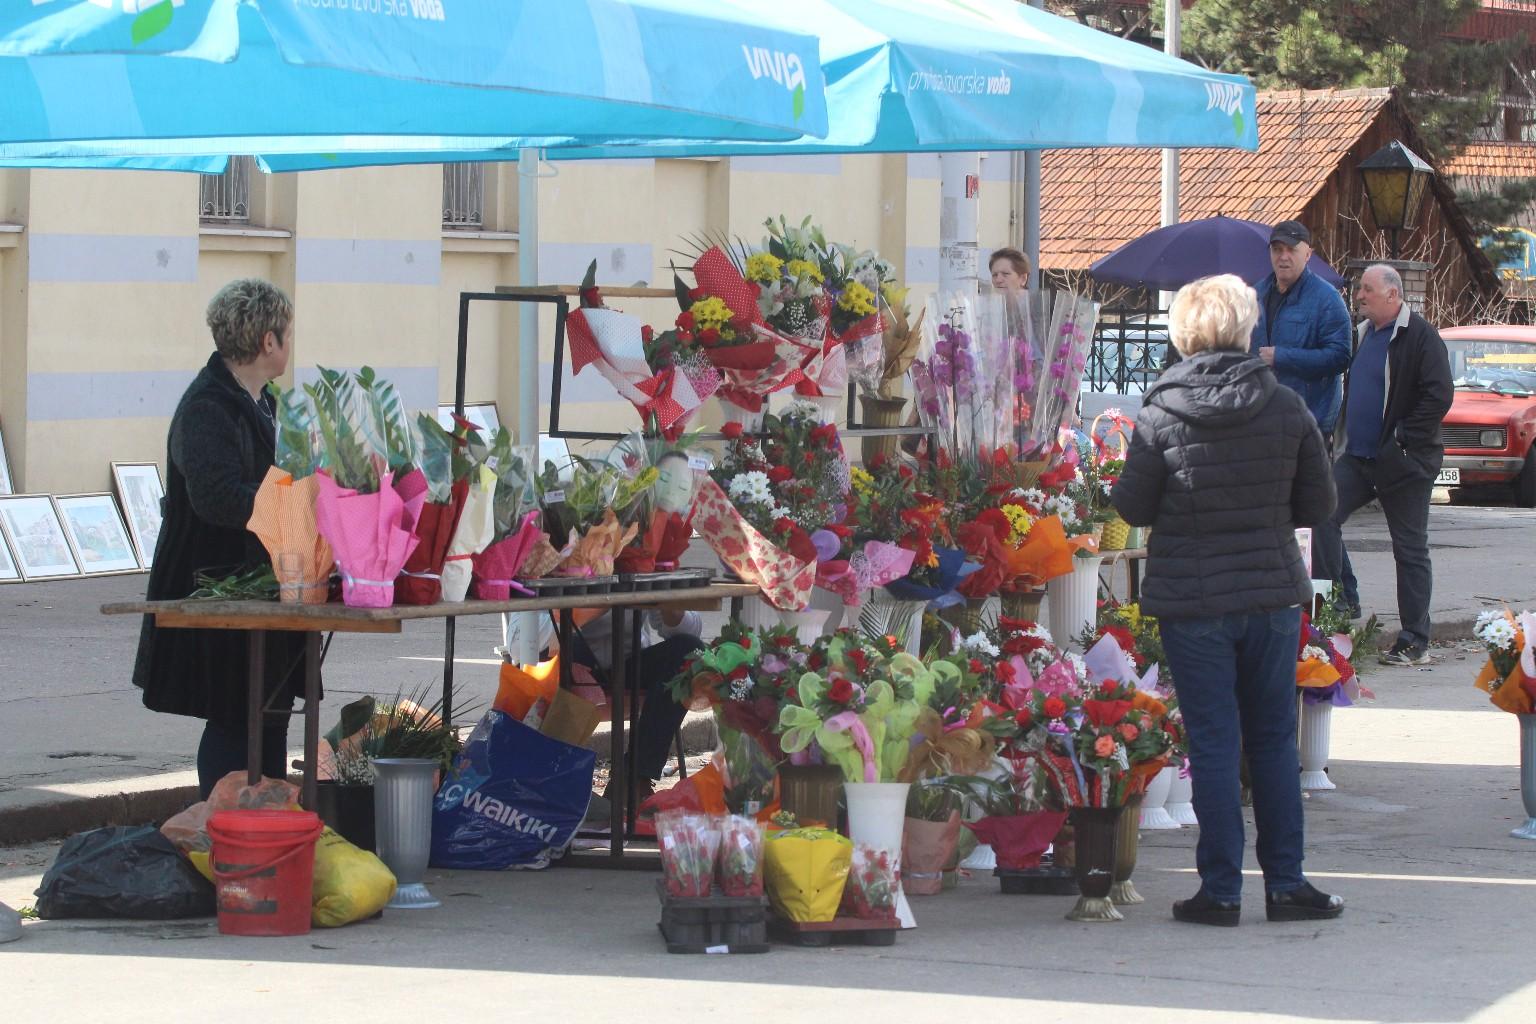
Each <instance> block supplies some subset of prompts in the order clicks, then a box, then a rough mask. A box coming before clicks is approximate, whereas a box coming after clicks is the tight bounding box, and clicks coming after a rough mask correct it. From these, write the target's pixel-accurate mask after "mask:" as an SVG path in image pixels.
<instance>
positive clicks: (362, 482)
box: [304, 366, 379, 493]
mask: <svg viewBox="0 0 1536 1024" xmlns="http://www.w3.org/2000/svg"><path fill="white" fill-rule="evenodd" d="M316 369H317V370H318V371H319V373H320V379H319V380H318V381H316V382H315V383H314V384H306V385H304V391H305V393H306V394H308V395H309V400H310V402H311V403H313V405H314V409H315V421H316V423H317V424H318V426H319V428H320V443H321V460H320V466H321V468H323V469H326V470H329V471H330V474H331V478H332V479H334V480H335V481H336V482H337V483H338V484H340V485H341V486H342V487H350V488H353V489H354V490H357V491H359V492H361V493H372V492H374V491H377V490H378V489H379V474H378V470H377V469H376V468H375V466H374V464H373V461H372V460H371V459H369V457H368V452H367V449H366V448H365V447H364V446H363V440H362V437H361V436H360V435H359V433H358V430H357V427H356V426H355V425H354V424H353V415H354V413H353V410H355V409H356V407H357V385H356V383H355V382H354V381H353V379H352V378H351V377H349V376H347V375H346V374H344V373H340V372H338V371H336V370H328V369H326V368H325V367H323V366H318V367H316Z"/></svg>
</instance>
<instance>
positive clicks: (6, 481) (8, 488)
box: [0, 432, 16, 495]
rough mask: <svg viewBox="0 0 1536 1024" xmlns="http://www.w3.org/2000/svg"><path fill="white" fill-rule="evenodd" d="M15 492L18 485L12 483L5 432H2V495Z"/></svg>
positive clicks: (0, 469)
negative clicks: (6, 451) (6, 452)
mask: <svg viewBox="0 0 1536 1024" xmlns="http://www.w3.org/2000/svg"><path fill="white" fill-rule="evenodd" d="M15 492H16V486H15V485H14V484H13V483H11V464H10V462H9V461H8V460H7V459H6V457H5V434H4V433H3V432H0V495H3V494H14V493H15Z"/></svg>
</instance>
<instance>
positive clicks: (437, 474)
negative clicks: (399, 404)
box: [415, 412, 469, 504]
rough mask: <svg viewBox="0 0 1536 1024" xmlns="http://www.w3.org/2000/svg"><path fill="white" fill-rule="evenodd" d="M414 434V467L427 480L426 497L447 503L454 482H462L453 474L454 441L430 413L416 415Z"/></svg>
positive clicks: (455, 447) (454, 468)
mask: <svg viewBox="0 0 1536 1024" xmlns="http://www.w3.org/2000/svg"><path fill="white" fill-rule="evenodd" d="M415 432H416V445H415V447H416V466H417V468H419V469H420V470H421V472H422V474H423V475H424V476H425V477H426V478H427V495H428V497H429V498H430V499H431V500H432V501H434V502H437V503H439V504H447V503H448V502H449V501H450V500H452V498H453V484H454V481H456V480H459V479H462V477H460V476H459V475H458V474H457V473H456V472H455V470H456V469H457V468H458V466H457V462H458V460H457V459H456V458H455V455H456V454H457V449H458V447H459V446H458V442H457V441H456V440H455V439H454V436H453V435H452V434H450V433H448V431H446V430H444V429H443V427H442V424H440V423H438V422H437V417H436V416H433V415H432V414H431V413H426V412H423V413H417V414H416V431H415ZM468 471H469V470H468V468H467V467H466V468H465V472H466V473H468Z"/></svg>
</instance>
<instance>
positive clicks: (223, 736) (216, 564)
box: [133, 278, 304, 797]
mask: <svg viewBox="0 0 1536 1024" xmlns="http://www.w3.org/2000/svg"><path fill="white" fill-rule="evenodd" d="M206 320H207V324H208V330H209V332H210V333H211V334H212V335H213V344H214V349H215V351H214V353H213V355H211V356H210V357H209V358H208V362H207V364H206V365H205V366H204V367H203V369H202V370H201V371H200V372H199V373H198V375H197V376H196V378H194V379H193V381H192V384H191V386H190V387H188V388H187V391H186V393H185V394H184V395H182V397H181V403H180V404H179V405H178V406H177V407H176V413H175V415H174V416H173V417H172V418H171V429H170V436H169V438H168V440H167V444H166V449H167V451H166V460H165V461H166V488H165V498H164V501H163V509H164V521H163V523H162V525H161V528H160V539H159V541H158V542H157V543H156V545H155V558H154V567H153V568H152V569H150V573H149V583H148V588H147V589H148V594H147V596H148V599H149V600H151V601H168V600H178V599H180V598H184V597H186V596H187V595H188V594H190V593H192V591H193V590H194V589H195V588H196V585H197V584H196V582H195V580H196V577H197V575H198V573H200V572H206V573H210V574H213V575H218V576H222V575H227V574H229V573H232V572H237V571H243V570H248V569H252V568H255V567H258V566H261V565H264V564H267V562H268V557H267V553H266V550H265V548H264V547H263V546H262V544H261V542H260V541H259V540H258V539H257V538H256V536H255V534H253V533H251V532H250V531H249V530H247V529H246V524H247V523H248V522H249V521H250V518H251V510H252V508H253V507H254V505H255V500H256V490H257V488H258V487H260V486H261V481H262V479H263V478H264V477H265V476H266V473H267V469H268V467H270V466H271V465H272V460H273V455H274V448H275V444H276V424H275V417H276V405H275V402H274V400H273V398H272V396H271V395H270V394H268V393H267V391H266V385H267V383H268V382H269V381H271V380H274V379H275V378H277V377H280V376H282V375H283V373H284V372H285V371H286V370H287V369H288V360H289V356H290V354H291V352H292V349H293V302H292V301H291V300H290V299H289V298H288V296H287V295H285V294H283V292H282V290H281V289H279V288H278V287H277V286H276V285H274V284H272V283H270V282H268V281H263V280H260V279H259V278H245V279H243V280H239V281H232V282H230V283H229V284H227V285H225V286H224V287H223V288H221V289H219V292H218V294H216V295H215V296H214V297H213V300H212V301H211V302H209V303H208V311H207V317H206ZM249 635H250V634H247V633H244V632H241V631H237V630H216V629H159V628H157V627H156V625H155V622H154V619H153V618H152V617H151V616H145V617H144V626H143V629H142V631H141V633H140V637H139V653H138V659H137V661H136V663H135V665H134V671H133V682H134V685H136V686H138V687H139V688H140V689H142V690H143V691H144V706H145V707H147V708H149V709H150V710H152V711H162V712H165V713H167V714H173V715H189V716H191V717H193V718H201V719H203V720H205V722H206V723H207V724H206V725H205V726H204V728H203V738H202V742H201V743H200V744H199V746H198V751H197V774H198V783H199V787H200V789H201V790H202V794H203V796H204V797H207V795H208V793H209V791H210V790H212V788H213V786H214V784H215V783H216V782H218V781H219V779H221V778H223V777H224V776H225V775H227V774H229V773H230V772H233V771H239V770H241V769H243V768H245V766H246V764H245V750H246V745H245V731H246V710H245V709H246V692H245V691H246V671H245V666H246V663H247V657H248V648H247V637H248V636H249ZM267 636H268V641H267V649H266V666H267V675H266V679H265V686H266V689H265V693H264V696H265V698H266V704H267V706H269V707H271V708H272V709H273V713H270V714H269V716H268V717H267V719H266V720H265V721H264V723H263V730H262V758H261V769H262V774H263V775H265V776H270V777H275V778H284V777H286V775H287V770H286V767H285V765H284V761H285V760H286V757H287V752H288V713H289V712H290V711H291V709H292V708H293V701H294V698H295V697H296V696H297V695H298V693H299V692H300V688H301V687H302V685H303V675H304V674H303V670H302V658H303V650H304V647H303V640H302V637H301V636H299V634H291V635H285V634H282V633H269V634H267Z"/></svg>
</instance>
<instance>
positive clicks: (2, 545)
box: [0, 533, 21, 583]
mask: <svg viewBox="0 0 1536 1024" xmlns="http://www.w3.org/2000/svg"><path fill="white" fill-rule="evenodd" d="M20 579H21V570H20V569H18V568H16V559H15V558H13V557H12V556H11V546H10V545H9V544H7V543H6V542H5V534H4V533H0V583H15V582H17V581H18V580H20Z"/></svg>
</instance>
